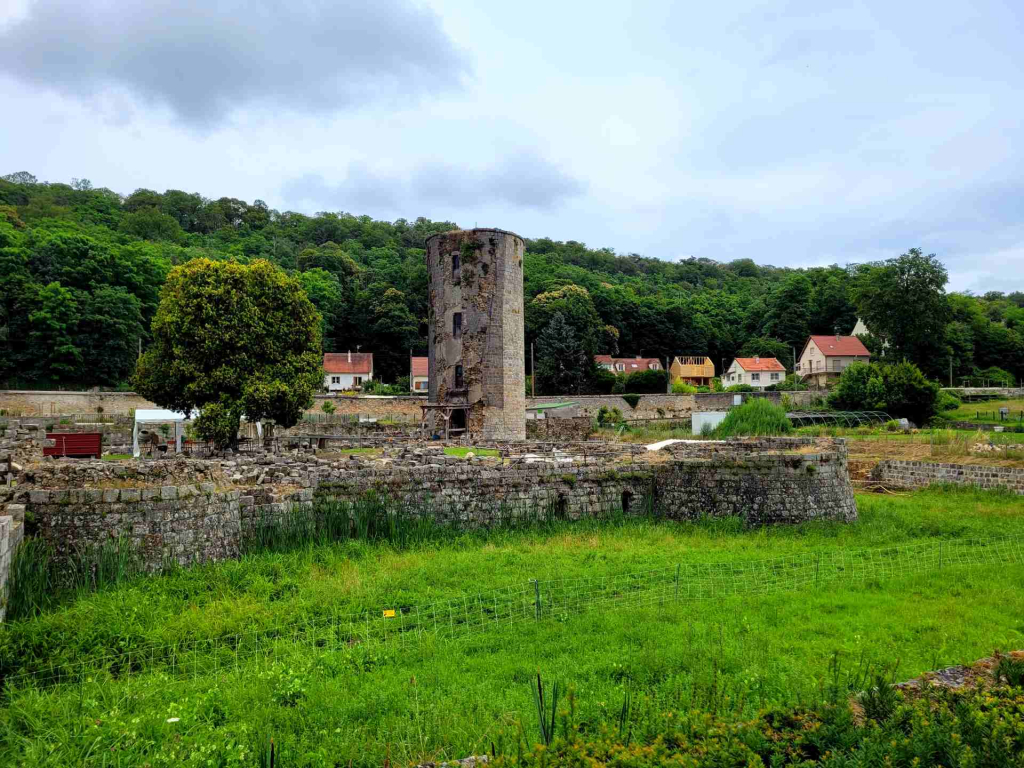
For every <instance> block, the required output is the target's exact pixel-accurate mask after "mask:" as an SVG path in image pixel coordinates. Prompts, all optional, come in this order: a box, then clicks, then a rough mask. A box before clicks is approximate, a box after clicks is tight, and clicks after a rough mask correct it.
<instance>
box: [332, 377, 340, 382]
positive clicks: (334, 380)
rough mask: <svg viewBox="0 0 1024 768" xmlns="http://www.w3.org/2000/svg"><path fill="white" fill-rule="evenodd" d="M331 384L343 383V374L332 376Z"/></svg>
mask: <svg viewBox="0 0 1024 768" xmlns="http://www.w3.org/2000/svg"><path fill="white" fill-rule="evenodd" d="M331 384H341V376H331Z"/></svg>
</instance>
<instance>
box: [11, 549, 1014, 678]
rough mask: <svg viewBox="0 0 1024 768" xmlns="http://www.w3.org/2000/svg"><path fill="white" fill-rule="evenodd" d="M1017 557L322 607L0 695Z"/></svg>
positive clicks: (134, 649)
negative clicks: (299, 650) (349, 609)
mask: <svg viewBox="0 0 1024 768" xmlns="http://www.w3.org/2000/svg"><path fill="white" fill-rule="evenodd" d="M1021 564H1024V535H1020V534H1018V535H1013V536H1007V537H1000V538H992V539H962V540H939V541H935V542H932V541H929V542H923V543H918V544H909V545H905V546H897V547H886V548H880V549H849V550H844V549H836V550H832V551H826V552H812V553H801V554H793V555H786V556H782V557H776V558H771V559H765V560H754V561H746V562H682V563H677V564H674V565H671V566H668V567H666V568H661V569H655V570H645V571H637V572H630V573H624V574H618V575H606V576H585V577H578V578H569V579H556V580H537V579H534V580H530V581H528V582H520V583H517V584H512V585H508V586H506V587H502V588H498V589H493V590H489V591H484V592H477V593H473V594H468V593H467V594H462V595H458V596H455V597H452V598H448V599H443V600H438V601H436V602H433V603H429V604H425V605H405V604H402V603H401V602H393V603H386V604H383V605H380V606H377V607H375V608H374V609H366V610H363V611H360V612H356V613H346V612H342V611H340V610H331V611H324V612H321V613H318V614H316V615H310V616H308V617H307V618H306V619H304V620H302V621H298V622H292V623H289V624H287V625H282V626H274V627H261V628H258V629H253V630H251V631H246V632H239V633H233V634H227V635H223V636H218V637H210V638H203V639H194V638H193V639H183V640H182V641H181V642H176V643H172V644H146V643H144V642H138V641H136V640H133V639H128V638H124V639H121V640H120V642H119V650H117V651H115V652H108V653H104V654H99V655H90V656H87V657H82V658H78V659H62V660H59V661H57V660H51V661H50V662H48V663H47V664H44V665H37V666H36V667H35V668H33V669H24V670H22V671H20V672H18V673H16V674H11V675H8V676H7V677H6V679H5V680H4V681H3V682H4V686H3V687H4V691H5V692H7V693H10V692H12V691H17V690H22V689H25V688H35V687H43V688H49V687H53V686H63V685H75V684H79V683H82V682H84V681H86V680H87V679H92V678H94V677H96V676H103V675H109V676H110V677H112V678H116V679H120V680H124V679H128V678H130V677H131V676H133V675H138V674H141V673H149V672H162V673H164V674H168V675H172V676H181V675H184V676H192V677H196V676H200V675H206V674H214V673H218V672H222V671H227V670H231V669H236V668H237V667H238V666H239V665H240V664H243V663H249V662H252V661H254V660H259V659H273V658H276V657H277V656H278V655H279V654H280V653H282V652H283V651H289V652H290V651H292V650H294V649H295V648H296V647H306V648H315V649H317V650H318V651H319V652H323V653H330V652H334V651H338V650H341V649H345V648H350V647H352V646H356V645H360V644H365V643H398V644H400V645H406V644H409V643H414V642H417V641H419V640H422V639H423V638H425V637H435V638H439V639H444V640H458V639H461V638H466V637H471V636H474V635H479V634H481V633H485V632H492V631H493V632H500V631H502V630H506V628H507V629H509V630H511V629H514V628H515V627H517V626H521V625H523V624H524V623H526V622H541V621H546V620H552V619H557V620H566V619H569V618H572V617H574V616H579V615H582V614H583V613H585V612H587V611H590V610H594V609H599V608H616V607H626V606H650V605H666V604H672V603H680V604H681V603H693V602H698V601H709V600H721V599H723V598H727V597H735V596H752V597H756V596H767V595H772V594H777V593H782V592H792V591H799V590H814V589H834V588H836V587H837V586H842V587H849V586H855V585H859V584H864V583H866V582H873V581H883V580H886V579H895V578H900V577H907V576H912V575H917V574H925V573H937V572H941V571H943V570H946V569H953V568H963V567H970V566H983V565H989V566H991V565H1005V566H1013V565H1021Z"/></svg>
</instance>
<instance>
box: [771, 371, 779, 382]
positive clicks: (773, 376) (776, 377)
mask: <svg viewBox="0 0 1024 768" xmlns="http://www.w3.org/2000/svg"><path fill="white" fill-rule="evenodd" d="M778 380H779V374H777V373H773V374H772V381H778Z"/></svg>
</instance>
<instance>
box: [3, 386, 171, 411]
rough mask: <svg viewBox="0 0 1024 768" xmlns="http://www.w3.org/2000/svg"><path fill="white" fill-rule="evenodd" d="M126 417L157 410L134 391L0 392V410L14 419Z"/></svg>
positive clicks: (10, 390) (12, 390) (5, 390)
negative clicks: (99, 410) (88, 415)
mask: <svg viewBox="0 0 1024 768" xmlns="http://www.w3.org/2000/svg"><path fill="white" fill-rule="evenodd" d="M97 408H102V409H103V411H102V412H103V413H105V414H127V413H128V412H129V411H131V410H133V409H135V408H156V406H155V405H153V403H151V402H149V401H148V400H146V399H145V398H143V397H139V396H138V395H137V394H135V393H134V392H62V391H44V390H40V391H32V390H16V389H4V390H0V411H7V412H8V413H11V414H12V415H14V416H51V415H60V414H71V413H97V410H96V409H97Z"/></svg>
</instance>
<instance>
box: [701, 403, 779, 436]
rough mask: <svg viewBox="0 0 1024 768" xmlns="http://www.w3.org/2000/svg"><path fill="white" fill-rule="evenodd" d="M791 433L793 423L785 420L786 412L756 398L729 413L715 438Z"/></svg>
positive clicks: (716, 430) (716, 432)
mask: <svg viewBox="0 0 1024 768" xmlns="http://www.w3.org/2000/svg"><path fill="white" fill-rule="evenodd" d="M792 431H793V423H792V422H791V421H790V420H789V419H787V418H786V412H785V411H784V410H783V409H782V408H780V407H779V406H777V405H775V403H773V402H771V401H770V400H766V399H764V398H760V397H758V398H753V399H750V400H747V402H745V403H743V405H740V406H738V407H736V408H733V409H732V410H731V411H729V413H728V414H727V415H726V417H725V419H724V420H723V421H722V423H721V424H719V425H718V428H717V429H715V436H716V437H741V436H749V437H766V436H770V435H788V434H790V433H791V432H792Z"/></svg>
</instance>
